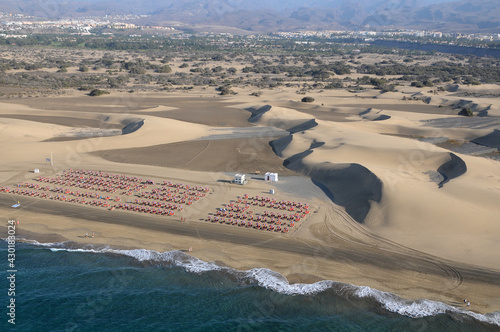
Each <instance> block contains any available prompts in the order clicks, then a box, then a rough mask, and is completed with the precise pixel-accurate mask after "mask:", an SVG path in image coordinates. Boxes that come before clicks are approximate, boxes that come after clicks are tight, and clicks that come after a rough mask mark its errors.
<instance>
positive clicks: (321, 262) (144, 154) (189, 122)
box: [0, 86, 500, 313]
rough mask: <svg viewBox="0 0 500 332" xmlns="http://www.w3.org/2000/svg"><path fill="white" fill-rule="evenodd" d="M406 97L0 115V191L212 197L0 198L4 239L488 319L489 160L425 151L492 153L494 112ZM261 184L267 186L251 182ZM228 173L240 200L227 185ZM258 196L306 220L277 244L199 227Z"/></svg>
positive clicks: (4, 105) (265, 237) (237, 98)
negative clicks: (261, 275) (155, 260)
mask: <svg viewBox="0 0 500 332" xmlns="http://www.w3.org/2000/svg"><path fill="white" fill-rule="evenodd" d="M483 88H484V89H488V88H493V87H489V86H485V87H483ZM411 89H412V88H411V87H401V89H399V90H398V91H399V92H391V93H386V94H383V93H376V94H374V92H373V91H372V90H367V91H366V92H365V93H359V94H356V97H353V95H352V93H350V92H347V91H345V90H331V91H328V92H326V93H311V96H313V97H314V98H315V101H314V103H310V104H309V103H301V102H300V98H299V96H297V95H296V94H295V93H294V90H293V88H292V89H286V88H283V89H280V90H276V91H273V92H269V93H267V94H266V95H265V96H263V97H260V98H255V97H253V96H250V90H249V91H245V90H244V89H243V88H241V89H239V90H238V94H237V95H232V96H227V97H226V96H219V95H215V93H213V92H212V91H210V92H209V91H206V90H201V89H200V90H199V91H191V92H189V94H186V93H181V92H179V93H170V94H168V95H165V94H162V93H159V92H156V93H155V92H148V93H146V92H143V93H135V94H129V93H126V92H113V93H112V94H111V95H108V96H102V97H99V98H95V99H92V98H90V97H88V96H86V95H84V93H80V92H78V93H74V94H73V95H69V96H60V97H44V98H42V97H38V98H23V99H10V100H2V101H0V129H1V130H0V151H2V156H3V157H4V158H2V161H1V162H0V186H2V187H7V186H8V187H12V188H15V186H16V185H18V184H19V183H24V182H33V183H34V182H36V179H37V178H38V177H40V176H43V177H52V178H54V177H57V176H61V174H63V173H64V172H65V171H67V170H69V169H83V170H93V171H103V172H109V173H114V174H122V175H126V176H133V177H140V178H142V179H155V181H179V182H183V183H188V184H190V185H191V186H207V187H210V188H211V191H210V194H209V195H207V196H206V197H205V198H203V199H200V201H198V202H195V203H193V204H192V206H191V205H189V206H188V205H185V206H184V209H183V210H182V211H181V212H179V213H177V212H176V214H175V215H174V216H159V215H150V214H141V213H135V212H131V211H123V210H110V209H106V208H101V207H96V206H86V205H79V204H72V203H69V202H61V201H54V200H48V199H40V198H33V197H28V196H26V195H14V194H11V193H5V192H4V193H0V215H1V216H2V219H3V220H4V225H5V224H6V221H7V220H11V219H14V220H18V221H19V225H18V228H17V229H18V231H17V235H18V236H20V237H25V238H27V239H34V240H37V241H40V242H63V241H70V242H71V243H73V244H72V245H74V246H85V245H87V244H92V245H94V246H96V247H98V248H99V247H104V246H109V247H112V248H128V249H137V248H143V249H152V250H157V251H160V252H163V251H170V250H183V251H187V250H188V248H189V247H192V249H193V250H192V252H190V255H192V256H195V257H197V258H200V259H202V260H205V261H213V262H216V263H217V264H219V265H223V266H229V267H233V268H236V269H241V270H246V269H250V268H254V267H265V268H269V269H272V270H273V271H277V272H279V273H281V274H283V275H284V276H285V277H286V278H287V279H288V280H289V281H290V282H291V283H295V282H307V283H310V282H316V281H319V280H334V281H340V282H346V283H351V284H354V285H364V286H369V287H372V288H376V289H378V290H381V291H385V292H392V293H395V294H397V295H399V296H401V297H403V298H407V299H423V298H425V299H430V300H435V301H441V302H444V303H447V304H450V305H452V306H456V307H463V308H464V303H463V300H464V298H467V299H470V301H471V307H470V308H467V309H470V310H472V311H476V312H481V313H491V312H495V311H499V310H500V260H499V259H498V258H499V256H498V252H500V241H499V237H498V234H500V217H499V216H500V205H499V204H498V202H499V201H500V167H498V166H499V161H498V160H495V159H494V158H488V157H487V156H478V155H474V154H464V153H460V152H457V151H455V150H451V149H447V148H443V147H440V146H439V145H438V144H433V143H432V142H430V141H429V140H431V139H436V138H442V137H444V138H445V139H444V141H443V140H442V139H441V140H440V141H441V142H448V143H449V144H452V143H454V142H460V144H461V145H462V144H464V143H469V142H471V141H473V140H475V141H476V142H479V143H481V144H482V145H483V146H485V145H488V144H490V145H491V142H493V143H495V137H496V136H495V135H497V134H495V133H497V130H499V129H500V122H498V117H499V116H500V112H499V110H500V103H499V102H498V100H496V99H495V100H488V102H489V103H490V104H491V105H490V108H489V115H488V117H489V122H488V125H486V124H485V123H482V124H480V123H475V124H473V123H472V122H471V123H470V124H467V123H465V124H464V123H463V118H462V117H458V116H456V115H455V114H456V113H455V112H453V113H452V111H451V107H450V106H448V105H451V104H452V103H454V102H456V101H457V100H459V99H460V97H457V96H454V95H453V94H452V93H443V94H442V95H439V96H434V95H432V96H429V98H430V101H429V102H428V103H422V101H414V100H411V101H410V100H402V97H403V96H405V95H408V94H409V93H412V90H411ZM459 89H462V90H465V91H467V89H477V88H469V87H466V86H465V87H460V88H459ZM459 91H460V90H459ZM89 98H90V99H89ZM477 103H478V105H483V104H484V103H485V101H484V100H481V98H478V100H477ZM439 105H441V106H442V105H445V106H444V107H438V106H439ZM436 110H438V111H439V112H437V111H436ZM249 119H250V121H249ZM80 120H81V121H80ZM465 120H467V119H465ZM471 120H472V121H475V118H474V119H471ZM431 141H432V140H431ZM270 142H271V143H270ZM471 144H472V143H471ZM497 153H498V152H497ZM47 158H52V160H51V161H50V162H49V161H48V160H47ZM51 162H52V163H53V165H51ZM35 168H38V169H39V170H40V173H37V174H35V173H33V170H34V169H35ZM268 171H272V172H278V173H279V175H280V181H279V182H277V183H269V182H266V181H263V174H264V173H265V172H268ZM239 172H241V173H245V174H247V178H248V179H249V183H248V184H247V185H244V186H241V185H237V184H232V183H230V181H231V180H232V178H233V176H234V174H235V173H239ZM271 189H274V190H275V191H276V193H275V195H274V197H275V198H276V199H279V200H294V201H304V202H307V204H309V206H310V211H311V212H310V214H309V215H308V216H307V217H305V218H304V219H303V220H302V221H300V222H298V223H297V225H296V226H295V227H293V228H292V229H291V231H290V232H289V233H283V232H270V231H264V230H260V229H259V230H258V229H254V228H247V227H237V226H233V225H228V224H219V223H211V222H207V221H206V218H207V217H208V216H210V215H213V214H214V213H215V212H216V208H218V207H221V206H224V205H223V204H227V203H229V202H231V200H237V199H238V198H239V197H243V196H244V195H245V194H249V195H250V196H252V195H253V196H255V195H259V196H263V195H268V196H269V195H270V194H269V192H270V190H271ZM117 195H118V194H117ZM122 197H123V198H122V201H123V200H125V199H126V198H125V196H122ZM17 201H19V202H20V203H21V206H20V207H18V208H12V207H11V206H12V205H13V204H15V203H16V202H17ZM181 218H182V220H184V219H185V220H186V221H181ZM89 232H90V233H95V237H94V238H86V237H85V236H84V235H85V234H86V233H89ZM2 233H4V232H2Z"/></svg>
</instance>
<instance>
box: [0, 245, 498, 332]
mask: <svg viewBox="0 0 500 332" xmlns="http://www.w3.org/2000/svg"><path fill="white" fill-rule="evenodd" d="M0 257H5V259H4V262H5V263H4V264H3V267H4V269H3V274H4V275H5V276H7V275H8V274H7V272H6V271H7V270H8V267H7V244H6V243H5V242H3V241H2V244H1V246H0ZM16 268H17V273H16V286H15V287H16V297H15V299H16V320H15V322H16V324H15V326H12V324H9V323H8V322H7V320H8V318H9V317H8V316H7V315H6V313H7V310H8V309H7V308H6V305H7V304H8V301H9V297H8V296H7V289H8V288H9V283H8V280H7V278H6V277H4V278H3V280H4V281H3V282H2V285H3V286H2V287H3V289H4V290H3V291H2V293H3V294H4V295H2V297H1V298H2V299H3V300H2V303H3V304H4V305H3V306H2V307H3V308H4V310H3V311H4V313H2V317H3V318H2V322H1V323H0V330H1V331H7V330H17V331H139V330H141V331H500V313H498V312H497V313H493V314H488V315H478V314H473V313H468V312H464V311H460V310H458V309H455V308H452V307H449V306H447V305H445V304H442V303H439V302H432V301H426V300H420V301H407V300H404V299H401V298H399V297H397V296H395V295H393V294H389V293H383V292H380V291H377V290H375V289H371V288H368V287H357V286H352V285H349V284H343V283H336V282H332V281H323V282H319V283H315V284H310V285H289V284H288V282H287V281H286V279H285V278H283V277H282V276H281V275H279V274H278V273H275V272H273V271H270V270H267V269H252V270H249V271H236V270H232V269H228V268H222V267H219V266H217V265H215V264H213V263H208V262H203V261H200V260H198V259H196V258H193V257H190V256H188V255H186V254H185V253H182V252H178V251H173V252H166V253H158V252H154V251H148V250H131V251H119V250H111V249H107V248H90V247H86V248H83V249H82V248H76V245H75V244H72V243H59V244H45V245H39V244H27V243H17V245H16Z"/></svg>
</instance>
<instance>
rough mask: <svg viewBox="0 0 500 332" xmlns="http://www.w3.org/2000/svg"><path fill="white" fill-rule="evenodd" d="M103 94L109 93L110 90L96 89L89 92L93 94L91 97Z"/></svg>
mask: <svg viewBox="0 0 500 332" xmlns="http://www.w3.org/2000/svg"><path fill="white" fill-rule="evenodd" d="M102 95H109V91H106V90H99V89H94V90H92V91H90V93H89V96H91V97H97V96H102Z"/></svg>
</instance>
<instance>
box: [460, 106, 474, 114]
mask: <svg viewBox="0 0 500 332" xmlns="http://www.w3.org/2000/svg"><path fill="white" fill-rule="evenodd" d="M458 115H463V116H474V113H473V112H472V109H470V108H469V107H464V108H462V109H461V110H460V112H458Z"/></svg>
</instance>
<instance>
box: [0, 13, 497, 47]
mask: <svg viewBox="0 0 500 332" xmlns="http://www.w3.org/2000/svg"><path fill="white" fill-rule="evenodd" d="M146 17H148V15H106V16H102V17H97V16H96V17H94V16H90V17H80V18H67V19H65V18H61V19H53V20H47V19H42V18H38V17H34V16H28V15H23V14H11V13H4V12H0V38H27V37H30V36H32V35H35V34H46V33H50V34H72V35H78V36H92V35H96V36H106V35H108V36H110V37H112V36H113V35H121V36H124V35H125V36H129V37H141V36H159V37H160V36H161V37H172V38H177V39H178V38H181V39H182V38H189V37H192V36H212V37H216V36H219V37H223V38H233V37H235V36H234V35H233V34H231V33H224V32H218V33H214V32H203V31H196V30H193V29H191V28H190V27H188V26H183V25H182V24H181V23H179V22H172V24H171V25H169V26H160V25H140V24H139V23H137V22H140V21H141V19H143V18H146ZM238 37H239V38H244V39H255V38H257V37H258V38H259V39H260V38H277V37H279V38H280V39H291V40H297V41H296V43H297V44H300V43H303V44H314V42H315V41H314V40H315V39H318V40H320V39H321V40H324V39H334V40H337V41H347V42H349V41H351V42H352V41H354V42H358V43H359V42H361V43H362V42H366V43H369V42H373V41H375V40H393V41H399V42H425V43H435V44H442V45H454V46H467V47H481V48H498V47H500V33H480V34H466V33H444V32H441V31H426V30H409V29H398V28H393V29H385V30H373V31H371V30H360V31H347V30H322V31H277V32H274V33H269V34H265V35H255V34H251V33H250V32H249V33H248V34H246V35H241V36H238Z"/></svg>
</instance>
